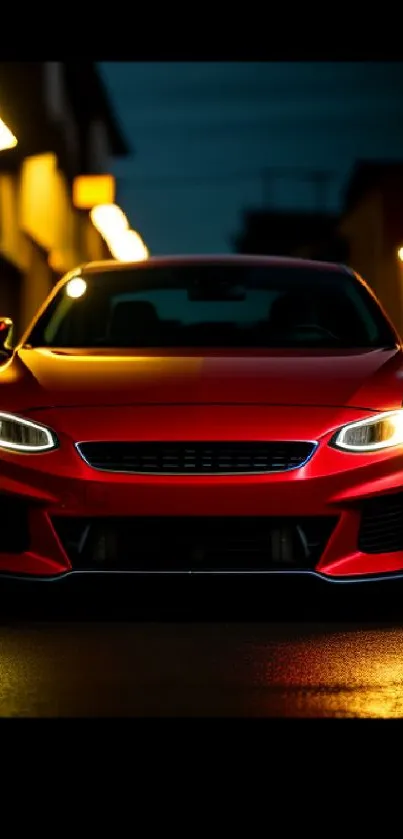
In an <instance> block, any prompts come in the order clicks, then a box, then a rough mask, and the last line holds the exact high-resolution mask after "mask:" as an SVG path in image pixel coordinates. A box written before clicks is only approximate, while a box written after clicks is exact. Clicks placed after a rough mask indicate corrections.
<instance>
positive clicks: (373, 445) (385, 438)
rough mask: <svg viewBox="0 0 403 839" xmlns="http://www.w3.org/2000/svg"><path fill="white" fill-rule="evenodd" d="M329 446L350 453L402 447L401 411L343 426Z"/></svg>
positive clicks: (389, 412) (402, 420) (402, 427)
mask: <svg viewBox="0 0 403 839" xmlns="http://www.w3.org/2000/svg"><path fill="white" fill-rule="evenodd" d="M330 445H331V446H334V447H335V448H336V449H345V450H346V451H350V452H373V451H376V450H377V449H389V448H391V447H393V446H402V445H403V410H401V411H386V412H385V413H384V414H377V415H376V416H375V417H374V418H373V419H372V418H371V419H364V420H359V421H358V422H351V423H349V424H348V425H344V426H343V428H341V429H340V430H339V431H338V432H337V434H335V435H334V437H332V439H331V441H330Z"/></svg>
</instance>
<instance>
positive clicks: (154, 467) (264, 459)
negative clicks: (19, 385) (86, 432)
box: [77, 442, 315, 475]
mask: <svg viewBox="0 0 403 839" xmlns="http://www.w3.org/2000/svg"><path fill="white" fill-rule="evenodd" d="M77 449H78V451H79V453H80V454H81V456H82V457H83V458H84V460H86V461H87V463H88V464H89V465H90V466H92V467H93V468H94V469H103V470H105V471H108V472H136V473H138V474H151V475H152V474H154V475H158V474H162V475H188V474H189V475H235V474H256V473H263V474H264V473H267V472H286V471H288V470H290V469H298V468H299V467H300V466H303V465H304V463H306V461H307V460H308V459H309V457H310V456H311V455H312V453H313V451H314V449H315V443H309V442H280V443H276V442H268V443H267V442H249V443H227V442H225V443H210V442H209V443H200V442H198V443H187V442H186V443H175V442H174V443H159V442H158V443H154V442H145V443H120V442H119V443H80V444H79V445H78V446H77Z"/></svg>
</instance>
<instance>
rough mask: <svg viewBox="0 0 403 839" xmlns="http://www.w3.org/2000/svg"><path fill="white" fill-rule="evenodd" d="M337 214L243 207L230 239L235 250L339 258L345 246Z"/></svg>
mask: <svg viewBox="0 0 403 839" xmlns="http://www.w3.org/2000/svg"><path fill="white" fill-rule="evenodd" d="M337 223H338V217H337V216H336V215H330V214H324V213H308V212H305V213H303V212H288V211H278V212H276V211H274V210H265V209H262V210H247V211H246V212H245V213H244V216H243V226H242V229H241V231H240V233H238V234H237V235H236V236H235V237H234V240H233V245H234V247H235V250H236V252H237V253H250V254H253V253H255V254H268V255H278V256H305V257H307V258H310V259H325V260H335V261H337V262H343V261H344V257H345V255H346V246H345V243H344V241H343V240H342V238H341V237H340V236H339V234H338V231H337Z"/></svg>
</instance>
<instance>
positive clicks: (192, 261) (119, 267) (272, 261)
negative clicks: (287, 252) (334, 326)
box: [80, 254, 349, 274]
mask: <svg viewBox="0 0 403 839" xmlns="http://www.w3.org/2000/svg"><path fill="white" fill-rule="evenodd" d="M210 263H211V264H215V265H216V264H217V263H221V264H223V265H262V266H264V265H266V266H267V267H270V266H276V265H277V266H279V267H280V266H282V267H290V268H310V269H311V270H321V271H337V272H339V273H340V272H348V271H349V269H348V268H347V267H346V266H345V265H339V264H337V263H334V262H319V261H316V260H311V259H298V258H294V257H288V256H254V255H249V254H210V255H189V256H187V255H178V256H175V255H172V256H152V257H149V258H148V259H147V260H146V261H144V262H143V261H142V262H118V261H117V260H115V259H105V260H101V261H98V262H87V263H86V264H84V265H81V268H80V270H81V271H85V273H86V274H88V273H94V274H96V273H99V272H100V271H128V270H131V269H133V268H138V267H139V266H141V267H149V268H152V267H153V266H167V267H169V266H173V265H203V264H210Z"/></svg>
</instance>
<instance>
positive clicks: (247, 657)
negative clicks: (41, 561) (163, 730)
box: [0, 623, 403, 717]
mask: <svg viewBox="0 0 403 839" xmlns="http://www.w3.org/2000/svg"><path fill="white" fill-rule="evenodd" d="M0 715H1V716H2V717H7V716H26V717H49V716H51V717H55V716H62V717H63V716H75V717H76V716H118V717H121V716H129V717H132V716H136V717H139V716H140V717H143V716H185V717H189V716H190V717H192V716H221V717H223V716H224V717H231V716H232V717H233V716H236V717H239V716H240V717H256V716H259V717H262V716H263V717H266V716H272V717H273V716H274V717H318V716H319V717H402V716H403V627H398V628H389V629H382V628H381V629H378V628H372V629H362V628H358V627H351V626H350V627H349V628H345V627H340V626H338V627H334V626H330V625H315V626H309V625H302V626H301V625H300V624H294V625H287V626H284V625H282V624H244V623H242V624H238V623H229V624H226V623H224V624H223V623H211V624H210V623H202V624H186V623H181V624H179V625H178V624H169V623H142V624H138V625H136V624H133V623H130V624H126V623H115V624H112V625H109V624H102V623H92V624H91V623H78V624H74V625H71V624H63V623H62V624H51V623H49V624H37V625H28V626H14V627H12V628H4V627H3V628H2V629H1V630H0Z"/></svg>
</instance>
